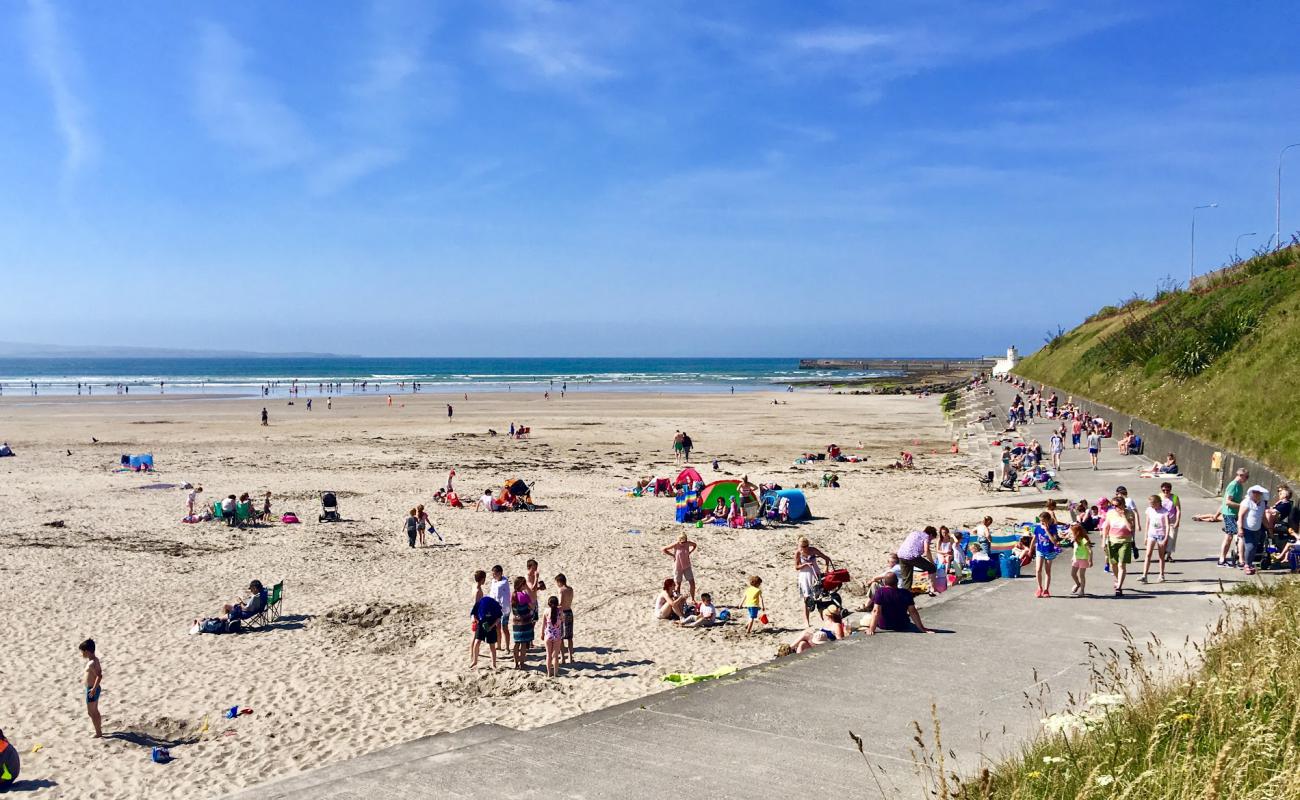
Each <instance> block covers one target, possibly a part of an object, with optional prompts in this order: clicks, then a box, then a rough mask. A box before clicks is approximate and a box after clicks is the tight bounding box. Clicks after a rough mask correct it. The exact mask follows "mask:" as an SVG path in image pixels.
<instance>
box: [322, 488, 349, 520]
mask: <svg viewBox="0 0 1300 800" xmlns="http://www.w3.org/2000/svg"><path fill="white" fill-rule="evenodd" d="M320 505H321V515H320V521H321V522H342V521H343V517H341V516H339V501H338V498H336V497H335V496H334V493H333V492H324V493H323V494H321V496H320Z"/></svg>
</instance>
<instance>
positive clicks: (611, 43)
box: [485, 0, 624, 85]
mask: <svg viewBox="0 0 1300 800" xmlns="http://www.w3.org/2000/svg"><path fill="white" fill-rule="evenodd" d="M505 8H506V9H507V10H508V12H509V13H510V14H511V16H512V23H511V24H510V25H509V26H508V27H506V28H504V29H502V30H498V31H496V32H494V33H491V34H489V35H488V36H487V37H486V39H485V42H486V44H487V46H488V48H489V49H490V50H494V51H497V52H499V53H501V54H504V55H505V56H506V58H507V61H508V63H510V64H511V65H513V66H514V67H516V68H522V70H523V71H524V73H526V74H527V75H529V76H531V77H533V78H538V79H541V80H544V81H547V82H551V83H560V84H569V85H582V84H588V83H599V82H601V81H607V80H610V79H612V78H615V77H618V75H619V74H620V71H619V70H618V69H617V68H616V67H615V66H614V65H613V61H612V58H610V57H609V55H608V54H609V52H610V50H611V49H613V48H615V47H617V45H618V44H619V42H620V41H621V40H622V38H623V37H622V31H623V29H624V20H623V16H624V15H623V12H622V11H621V10H620V9H619V8H617V7H611V6H599V5H596V6H580V5H576V4H570V3H559V2H554V0H527V1H526V2H520V3H511V4H508V5H507V6H505Z"/></svg>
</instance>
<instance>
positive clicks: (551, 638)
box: [542, 595, 564, 678]
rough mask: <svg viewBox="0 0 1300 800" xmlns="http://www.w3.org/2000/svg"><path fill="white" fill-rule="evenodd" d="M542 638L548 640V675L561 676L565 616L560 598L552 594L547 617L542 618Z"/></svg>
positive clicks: (548, 601) (547, 602)
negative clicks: (562, 612) (561, 608)
mask: <svg viewBox="0 0 1300 800" xmlns="http://www.w3.org/2000/svg"><path fill="white" fill-rule="evenodd" d="M542 639H543V641H545V642H546V676H547V677H548V678H558V677H560V662H561V661H562V660H563V657H564V656H563V652H564V616H563V615H562V614H561V613H560V598H558V597H556V596H555V595H551V596H550V598H549V599H547V601H546V617H545V619H543V620H542Z"/></svg>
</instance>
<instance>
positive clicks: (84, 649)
mask: <svg viewBox="0 0 1300 800" xmlns="http://www.w3.org/2000/svg"><path fill="white" fill-rule="evenodd" d="M77 649H78V650H80V651H81V657H82V658H84V659H86V680H85V687H86V713H87V714H89V715H90V721H91V722H93V723H95V738H96V739H102V738H104V731H103V728H102V725H101V719H100V716H99V695H100V693H101V692H102V691H103V686H102V684H103V681H104V666H103V665H102V664H100V663H99V656H97V655H95V640H94V639H87V640H86V641H84V642H82V643H81V645H80V646H79V647H78V648H77Z"/></svg>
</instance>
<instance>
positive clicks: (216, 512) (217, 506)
mask: <svg viewBox="0 0 1300 800" xmlns="http://www.w3.org/2000/svg"><path fill="white" fill-rule="evenodd" d="M212 518H213V519H216V520H219V519H223V517H222V516H221V501H220V500H217V501H216V502H214V503H213V504H212Z"/></svg>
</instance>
